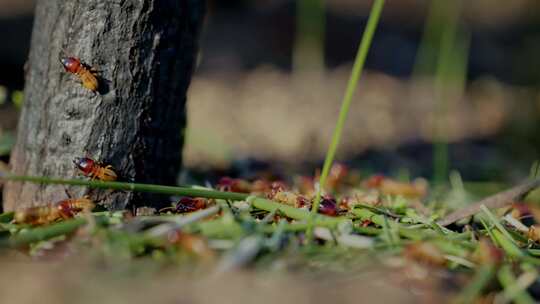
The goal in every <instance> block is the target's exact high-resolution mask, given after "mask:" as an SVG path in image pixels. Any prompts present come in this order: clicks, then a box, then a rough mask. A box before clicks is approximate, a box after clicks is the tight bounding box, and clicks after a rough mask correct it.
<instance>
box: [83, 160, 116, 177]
mask: <svg viewBox="0 0 540 304" xmlns="http://www.w3.org/2000/svg"><path fill="white" fill-rule="evenodd" d="M73 163H74V164H75V166H77V168H78V169H79V170H80V171H81V172H82V174H84V175H85V176H88V177H91V178H92V179H99V180H102V181H115V180H116V179H117V175H116V173H115V172H114V170H113V169H112V167H111V166H102V165H101V164H99V163H98V162H96V161H95V160H93V159H91V158H88V157H81V158H79V157H77V158H75V160H73Z"/></svg>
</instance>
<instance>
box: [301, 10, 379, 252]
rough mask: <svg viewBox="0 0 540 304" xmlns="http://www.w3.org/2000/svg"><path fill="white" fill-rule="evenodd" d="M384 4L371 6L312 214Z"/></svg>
mask: <svg viewBox="0 0 540 304" xmlns="http://www.w3.org/2000/svg"><path fill="white" fill-rule="evenodd" d="M383 6H384V0H375V2H374V4H373V7H372V8H371V12H370V15H369V19H368V22H367V26H366V29H365V31H364V35H363V36H362V41H361V42H360V46H359V48H358V53H357V54H356V59H355V61H354V65H353V69H352V73H351V77H350V78H349V83H348V84H347V90H346V91H345V96H344V97H343V101H342V103H341V109H340V111H339V117H338V120H337V123H336V127H335V129H334V134H333V135H332V141H331V143H330V146H329V147H328V151H327V153H326V158H325V160H324V165H323V170H322V173H321V177H320V179H319V188H318V190H317V196H316V197H315V201H314V203H313V207H312V209H311V214H312V215H313V216H314V215H315V214H316V213H317V211H318V210H319V204H320V202H321V192H322V188H323V187H324V186H325V185H326V178H327V177H328V173H329V172H330V168H331V167H332V163H333V161H334V156H335V154H336V150H337V147H338V145H339V142H340V140H341V135H342V133H343V127H344V125H345V121H346V119H347V114H348V113H349V108H350V106H351V102H352V98H353V95H354V93H355V91H356V87H357V86H358V81H359V80H360V76H361V75H362V70H363V68H364V63H365V62H366V57H367V54H368V51H369V48H370V46H371V41H372V40H373V35H374V34H375V29H376V28H377V25H378V23H379V17H380V16H381V12H382V9H383ZM310 221H311V223H310V227H309V229H308V234H307V240H308V242H310V241H311V240H312V239H313V223H312V222H313V219H311V220H310Z"/></svg>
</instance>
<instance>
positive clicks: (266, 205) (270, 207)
mask: <svg viewBox="0 0 540 304" xmlns="http://www.w3.org/2000/svg"><path fill="white" fill-rule="evenodd" d="M0 179H4V180H11V181H25V182H32V183H42V184H61V185H71V186H86V187H89V188H97V189H115V190H126V191H137V192H152V193H160V194H169V195H182V196H191V197H204V198H213V199H222V200H231V201H244V200H248V201H249V202H250V203H251V204H252V205H253V206H254V207H255V208H259V209H262V210H265V211H268V212H273V211H276V210H279V211H280V212H282V213H283V214H285V215H286V216H287V217H289V218H292V219H295V220H308V219H310V218H311V217H310V213H309V211H307V210H303V209H299V208H295V207H292V206H288V205H285V204H281V203H277V202H274V201H271V200H267V199H264V198H260V197H255V196H250V195H249V194H246V193H236V192H224V191H216V190H207V189H200V188H193V187H174V186H162V185H152V184H137V183H123V182H102V181H88V180H82V179H59V178H49V177H37V176H17V175H10V174H5V173H2V172H0ZM343 220H344V219H343V218H342V217H329V216H325V215H321V214H319V215H317V216H316V223H320V222H325V223H326V224H329V223H331V224H332V225H333V224H337V223H339V222H341V221H343Z"/></svg>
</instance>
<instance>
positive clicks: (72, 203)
mask: <svg viewBox="0 0 540 304" xmlns="http://www.w3.org/2000/svg"><path fill="white" fill-rule="evenodd" d="M94 207H95V204H94V202H93V201H92V200H90V199H89V198H88V197H86V196H85V197H82V198H76V199H67V200H63V201H60V202H58V203H57V207H56V208H57V209H58V212H59V214H60V216H62V217H63V218H65V219H66V218H70V217H73V216H74V215H75V214H77V213H79V212H89V211H92V209H94Z"/></svg>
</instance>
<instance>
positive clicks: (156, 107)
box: [4, 0, 204, 210]
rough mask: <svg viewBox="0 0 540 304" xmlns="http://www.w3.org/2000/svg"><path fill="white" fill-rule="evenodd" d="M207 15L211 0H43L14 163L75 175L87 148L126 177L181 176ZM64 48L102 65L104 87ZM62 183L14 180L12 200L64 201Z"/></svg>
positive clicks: (21, 168) (117, 205) (124, 196)
mask: <svg viewBox="0 0 540 304" xmlns="http://www.w3.org/2000/svg"><path fill="white" fill-rule="evenodd" d="M203 17H204V0H125V1H113V0H69V1H66V0H39V1H38V2H37V6H36V16H35V21H34V29H33V34H32V42H31V50H30V58H29V61H28V63H27V67H26V69H27V73H26V87H25V100H24V106H23V110H22V113H21V117H20V120H19V126H18V134H17V143H16V146H15V148H14V150H13V152H12V156H11V166H12V170H13V172H14V173H15V174H24V175H40V176H41V175H43V176H54V177H65V178H70V177H75V176H78V175H79V174H78V172H77V171H76V169H75V168H74V166H73V163H72V161H73V159H74V158H75V157H84V156H89V157H90V158H93V159H95V160H98V161H102V162H104V163H107V164H111V165H112V166H113V167H114V168H115V170H116V172H117V173H118V175H119V180H122V181H136V182H152V183H159V184H170V185H174V184H175V183H176V176H177V174H178V171H179V170H180V166H181V149H182V145H183V130H184V127H185V124H186V115H185V102H186V90H187V88H188V85H189V82H190V79H191V74H192V70H193V66H194V59H195V57H196V52H197V39H198V34H199V31H200V28H201V23H202V19H203ZM61 56H62V57H65V56H68V57H69V56H73V57H78V58H80V59H81V61H83V62H85V63H87V64H88V65H90V66H92V67H94V68H96V69H97V70H98V71H100V75H101V76H100V77H101V81H100V83H101V84H100V86H101V90H100V92H99V93H93V92H92V91H89V90H88V89H86V88H84V87H83V86H82V85H81V83H80V82H79V81H78V79H77V77H76V76H75V75H73V74H68V73H66V72H65V71H64V69H63V66H62V65H61V63H60V62H59V57H61ZM64 189H65V188H64V187H63V186H47V185H36V184H31V183H18V182H10V183H8V184H7V185H6V188H5V191H4V208H5V209H6V210H13V209H16V208H24V207H29V206H34V205H42V204H46V203H49V202H56V201H59V200H62V199H65V198H66V193H65V191H64ZM67 190H68V193H70V194H71V195H73V196H81V195H83V194H90V195H91V196H93V197H94V198H95V199H97V200H99V201H101V202H102V203H103V204H105V205H106V206H108V207H109V208H111V209H121V208H125V207H127V206H128V204H134V205H141V204H145V205H150V204H151V202H150V201H147V199H148V197H142V196H138V194H133V193H129V192H118V191H117V192H111V191H93V190H87V189H80V188H69V189H67ZM88 192H90V193H88Z"/></svg>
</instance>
